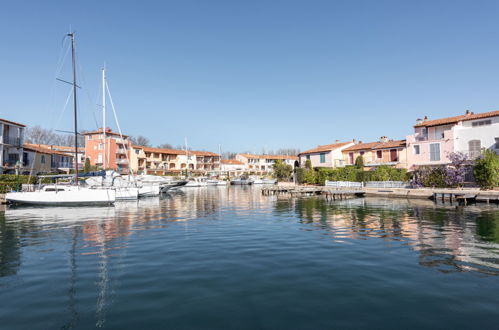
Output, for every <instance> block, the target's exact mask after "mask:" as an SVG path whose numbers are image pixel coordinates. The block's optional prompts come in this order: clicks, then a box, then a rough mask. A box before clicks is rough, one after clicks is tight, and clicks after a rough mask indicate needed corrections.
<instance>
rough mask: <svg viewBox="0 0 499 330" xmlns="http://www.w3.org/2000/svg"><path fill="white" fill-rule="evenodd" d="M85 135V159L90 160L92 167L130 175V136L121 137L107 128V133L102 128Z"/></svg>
mask: <svg viewBox="0 0 499 330" xmlns="http://www.w3.org/2000/svg"><path fill="white" fill-rule="evenodd" d="M84 135H85V157H86V158H88V159H89V160H90V164H91V165H96V166H98V167H101V168H103V167H105V168H106V169H112V170H115V171H116V172H118V173H129V171H130V168H129V162H130V149H131V147H132V143H131V142H130V139H129V137H128V135H120V134H119V133H116V132H113V131H112V130H111V129H110V128H106V130H105V132H104V131H103V129H102V128H100V129H98V130H97V131H93V132H87V133H84ZM104 139H105V141H106V146H105V148H104ZM104 150H105V151H106V153H105V154H104Z"/></svg>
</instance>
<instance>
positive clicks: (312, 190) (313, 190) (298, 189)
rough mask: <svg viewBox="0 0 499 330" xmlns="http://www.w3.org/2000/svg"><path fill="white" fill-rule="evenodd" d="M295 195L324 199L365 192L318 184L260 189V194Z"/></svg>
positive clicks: (353, 195) (352, 196)
mask: <svg viewBox="0 0 499 330" xmlns="http://www.w3.org/2000/svg"><path fill="white" fill-rule="evenodd" d="M283 194H287V195H289V196H290V197H296V196H323V197H325V198H326V200H333V201H335V200H343V199H347V198H354V197H363V196H364V194H365V192H364V191H363V190H361V189H332V188H330V187H319V186H274V187H266V188H263V189H262V195H264V196H271V195H283Z"/></svg>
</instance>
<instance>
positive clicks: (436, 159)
mask: <svg viewBox="0 0 499 330" xmlns="http://www.w3.org/2000/svg"><path fill="white" fill-rule="evenodd" d="M407 148H408V152H407V160H408V164H409V168H410V169H414V168H417V167H418V166H421V165H441V164H448V163H450V159H449V155H450V154H451V153H453V152H461V153H464V154H466V155H468V157H469V158H471V159H474V158H476V157H478V156H479V155H480V153H481V151H482V149H489V150H493V151H494V152H496V153H498V154H499V111H491V112H483V113H477V114H475V113H473V112H471V111H466V113H465V114H464V115H460V116H454V117H448V118H440V119H433V120H429V119H428V118H427V117H425V119H418V120H417V122H416V125H414V134H413V135H409V136H407Z"/></svg>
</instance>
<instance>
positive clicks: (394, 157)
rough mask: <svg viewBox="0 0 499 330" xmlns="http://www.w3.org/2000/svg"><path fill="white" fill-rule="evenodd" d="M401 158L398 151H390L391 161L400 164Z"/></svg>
mask: <svg viewBox="0 0 499 330" xmlns="http://www.w3.org/2000/svg"><path fill="white" fill-rule="evenodd" d="M398 160H399V158H398V155H397V149H390V161H391V162H398Z"/></svg>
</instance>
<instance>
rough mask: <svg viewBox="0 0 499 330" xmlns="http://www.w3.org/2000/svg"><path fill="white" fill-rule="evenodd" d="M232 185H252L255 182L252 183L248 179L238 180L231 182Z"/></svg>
mask: <svg viewBox="0 0 499 330" xmlns="http://www.w3.org/2000/svg"><path fill="white" fill-rule="evenodd" d="M230 184H232V185H251V184H253V181H251V180H250V179H248V178H238V179H234V180H231V181H230Z"/></svg>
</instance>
